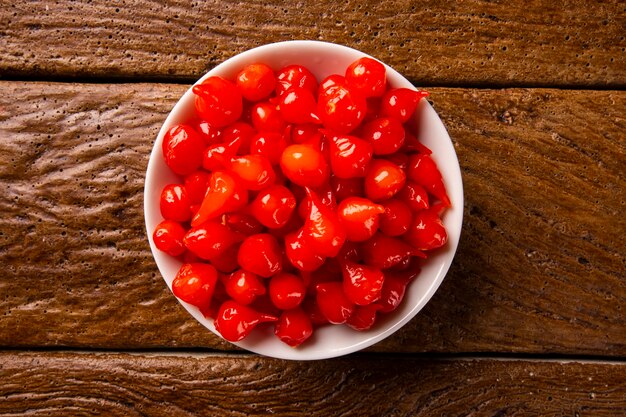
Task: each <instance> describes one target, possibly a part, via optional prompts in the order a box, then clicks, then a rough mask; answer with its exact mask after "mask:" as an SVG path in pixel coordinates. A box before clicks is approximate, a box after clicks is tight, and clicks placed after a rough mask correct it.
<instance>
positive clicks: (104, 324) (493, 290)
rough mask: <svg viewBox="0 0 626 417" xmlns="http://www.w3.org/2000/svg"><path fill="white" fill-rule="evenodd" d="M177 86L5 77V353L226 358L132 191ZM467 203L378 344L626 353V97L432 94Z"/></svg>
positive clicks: (1, 130)
mask: <svg viewBox="0 0 626 417" xmlns="http://www.w3.org/2000/svg"><path fill="white" fill-rule="evenodd" d="M185 88H186V87H184V86H180V85H163V84H118V85H106V84H104V85H100V84H83V85H75V84H55V83H18V82H4V83H2V82H0V89H2V91H4V92H5V94H3V95H2V96H1V97H0V138H2V140H1V141H0V160H2V161H4V162H3V164H0V183H1V184H0V210H2V212H3V216H2V217H0V264H1V265H3V266H4V270H5V273H4V274H2V275H0V287H1V288H2V296H1V297H0V311H2V312H3V316H2V320H0V345H1V346H13V347H29V346H72V347H96V348H120V349H127V348H156V347H207V348H216V349H230V348H232V347H231V345H229V344H226V343H223V342H221V341H220V339H218V338H217V337H215V336H213V335H212V334H211V333H210V332H208V331H206V330H204V328H202V327H200V326H199V325H197V324H195V322H194V321H192V320H190V319H189V317H188V316H187V315H186V313H185V312H184V310H183V309H182V308H181V307H180V306H179V305H178V303H177V302H176V301H175V300H174V299H173V297H172V296H171V294H170V293H169V291H168V290H167V288H166V286H165V284H164V283H163V282H162V280H161V278H160V276H159V274H158V271H157V270H156V267H155V265H154V262H153V260H152V258H151V254H150V251H149V248H148V244H147V240H146V237H145V232H144V225H143V214H142V186H143V179H144V173H145V168H146V164H147V159H148V154H149V152H150V149H151V146H152V143H153V138H154V137H155V136H156V134H157V131H158V129H159V125H160V123H162V121H163V120H164V118H165V116H166V114H167V112H168V111H169V110H170V109H171V107H172V106H173V104H174V102H175V101H176V99H177V97H179V96H180V95H181V94H182V93H183V91H184V89H185ZM431 97H432V100H433V102H434V104H435V106H436V108H437V110H438V112H439V113H440V115H441V116H442V118H443V121H444V123H445V125H446V126H447V127H448V129H449V131H450V133H451V136H452V137H453V139H454V141H455V146H456V149H457V153H458V155H459V158H460V162H461V166H462V170H463V176H464V185H465V196H466V210H465V221H464V231H463V235H462V238H461V244H460V247H459V250H458V254H457V258H456V260H455V262H454V264H453V267H452V269H451V271H450V273H449V274H448V277H447V278H446V280H445V281H444V283H443V285H442V287H441V288H440V290H439V291H438V293H437V294H436V295H435V297H434V298H433V300H432V301H431V302H430V303H429V305H428V306H427V307H426V308H425V309H424V310H423V311H422V312H421V313H420V314H419V315H418V316H417V317H416V318H415V319H414V320H412V321H411V322H410V323H409V324H408V325H407V326H406V327H405V328H404V329H402V330H401V331H399V332H398V333H397V334H395V335H394V336H393V337H391V338H389V339H388V340H386V341H384V342H382V343H379V344H378V345H376V346H374V347H373V350H376V351H402V352H428V351H437V352H482V351H485V352H487V351H498V352H528V353H568V354H589V355H622V356H623V355H625V354H626V331H625V329H626V324H625V320H624V312H623V311H622V307H623V306H624V305H625V302H626V279H625V275H624V270H625V265H626V237H625V236H624V233H623V232H624V230H626V223H625V222H626V220H625V219H624V216H623V214H624V205H625V202H624V195H625V193H624V190H626V176H625V175H624V166H626V142H625V141H626V138H625V137H624V131H625V126H624V125H625V122H624V117H623V114H622V109H623V108H624V106H625V105H626V93H625V92H615V91H584V92H583V91H559V90H547V89H530V90H527V89H514V90H474V89H449V88H439V89H432V96H431Z"/></svg>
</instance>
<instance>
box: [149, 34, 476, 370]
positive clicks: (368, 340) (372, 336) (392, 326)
mask: <svg viewBox="0 0 626 417" xmlns="http://www.w3.org/2000/svg"><path fill="white" fill-rule="evenodd" d="M303 49H312V50H314V51H317V50H320V51H331V52H332V53H334V54H338V55H341V54H345V55H347V56H350V57H370V58H373V59H376V58H374V57H372V56H370V55H368V54H366V53H364V52H362V51H359V50H357V49H354V48H351V47H348V46H345V45H340V44H335V43H331V42H325V41H317V40H290V41H281V42H275V43H269V44H265V45H261V46H257V47H255V48H252V49H249V50H246V51H243V52H241V53H239V54H236V55H234V56H232V57H230V58H228V59H226V60H225V61H223V62H222V63H220V64H218V65H217V66H215V67H214V68H212V69H211V70H210V71H207V72H206V73H205V74H204V75H203V76H202V77H200V78H199V79H198V80H197V81H196V82H195V83H194V84H193V85H196V84H199V83H201V82H202V81H204V80H205V79H207V78H208V77H210V76H212V75H222V76H230V77H232V76H234V72H235V71H238V70H240V69H241V68H242V67H243V66H244V65H246V63H252V62H259V58H257V56H258V55H259V53H261V54H263V53H265V54H272V53H273V54H278V53H281V52H284V50H289V51H290V52H291V53H294V52H298V53H302V50H303ZM333 56H334V55H333ZM376 60H377V61H379V62H381V63H382V64H383V65H384V66H385V68H386V70H387V79H388V80H389V82H390V84H392V85H394V87H406V88H411V89H416V88H415V86H414V85H413V84H412V83H411V82H410V81H408V80H407V79H406V78H405V77H404V76H402V75H401V74H400V73H399V72H398V71H396V70H394V69H393V68H391V67H390V66H389V65H387V64H385V63H384V62H382V61H380V60H378V59H376ZM318 81H319V80H318ZM193 85H192V86H190V88H189V89H188V90H187V91H186V92H185V93H184V94H183V95H182V96H181V97H180V98H179V99H178V101H177V102H176V104H175V105H174V107H173V108H172V110H171V111H170V112H169V113H168V115H167V117H166V119H165V120H164V122H163V124H162V125H161V128H160V130H159V132H158V134H157V137H156V140H155V142H154V145H153V148H152V151H151V153H150V157H149V160H148V166H147V169H146V179H145V184H144V220H145V227H146V232H147V237H148V241H149V244H150V250H151V252H152V256H153V258H154V261H155V263H156V264H157V267H158V269H159V272H160V273H161V276H162V278H163V279H164V280H165V282H166V285H167V286H168V288H169V289H170V291H171V280H172V279H173V276H171V274H172V268H171V267H169V266H167V265H165V264H164V262H163V261H162V259H163V258H167V257H169V255H166V254H164V253H163V252H160V251H159V250H158V249H156V247H155V245H154V242H153V239H152V230H153V228H154V226H156V224H158V222H159V221H160V220H159V221H156V222H155V219H154V217H155V213H154V204H155V203H154V202H155V199H154V196H155V194H157V193H158V194H160V189H157V188H156V185H155V183H156V179H155V178H156V170H157V169H158V165H159V164H158V159H159V158H161V159H162V150H161V144H162V139H163V136H164V134H165V132H166V131H167V130H168V129H169V128H170V127H171V126H172V125H173V124H175V123H174V121H175V120H176V119H177V117H176V116H177V115H179V114H180V113H184V111H185V109H186V108H189V107H190V102H191V106H192V105H193V92H192V87H193ZM418 112H420V113H419V114H420V115H422V117H425V116H423V115H427V116H428V117H429V119H428V120H429V121H430V122H432V123H434V126H435V127H436V129H437V132H438V134H439V135H440V136H442V137H443V138H444V139H446V140H445V141H443V144H442V146H443V148H444V149H446V153H445V157H446V159H447V160H450V162H449V163H448V164H446V169H445V175H444V172H443V170H442V175H444V181H445V182H446V187H447V188H448V193H449V196H450V199H451V201H452V203H453V207H452V208H450V209H447V210H446V212H445V213H444V215H443V216H442V220H443V221H444V224H445V225H446V231H447V232H448V243H447V245H446V247H444V249H445V251H443V250H442V251H438V252H437V253H436V254H435V255H434V256H433V258H437V259H438V258H440V257H441V254H442V253H445V257H444V258H445V259H444V260H443V262H442V264H441V265H440V267H439V268H438V269H437V270H436V271H435V276H434V279H432V280H431V282H430V285H429V286H428V288H426V291H425V292H424V293H423V294H422V295H421V297H420V298H419V300H417V302H415V304H414V305H413V306H412V307H411V308H409V310H408V311H405V312H404V314H403V315H402V317H401V318H399V319H394V320H392V319H391V318H390V317H385V319H386V320H385V322H390V323H388V324H387V325H386V326H384V329H383V330H382V331H381V330H380V329H378V330H377V328H378V327H380V326H377V327H376V326H375V327H374V328H373V329H371V330H369V331H366V332H356V331H354V330H352V329H350V331H352V332H354V334H355V336H359V337H356V338H355V339H358V341H355V342H354V343H351V344H345V345H343V346H340V347H337V348H334V349H307V348H306V347H305V348H303V347H304V346H305V345H307V344H306V343H305V344H304V345H303V346H302V347H299V348H296V349H293V348H288V347H287V349H282V348H278V347H276V349H272V348H271V347H272V346H271V345H274V344H275V343H271V344H269V346H266V344H264V341H263V339H262V338H263V337H267V334H265V333H267V331H266V332H259V331H255V332H256V335H254V333H255V332H253V334H252V335H250V336H252V337H250V336H248V337H247V338H246V339H244V340H242V341H239V342H230V341H227V342H228V343H231V344H233V345H235V346H238V347H240V348H243V349H246V350H248V351H250V352H253V353H257V354H261V355H264V356H268V357H274V358H279V359H290V360H319V359H328V358H333V357H338V356H343V355H347V354H350V353H353V352H356V351H359V350H362V349H364V348H367V347H369V346H371V345H373V344H375V343H377V342H379V341H381V340H383V339H386V338H387V337H389V336H391V335H392V334H393V333H395V332H396V331H398V330H399V329H400V328H401V327H403V326H404V325H405V324H406V323H408V322H409V321H410V320H411V319H413V318H414V317H415V316H416V315H417V314H418V313H419V311H421V310H422V309H423V307H424V306H425V305H426V304H427V303H428V301H430V299H431V298H432V297H433V295H434V294H435V292H436V291H437V289H438V288H439V286H440V285H441V283H442V282H443V279H444V278H445V276H446V274H447V272H448V270H449V269H450V266H451V264H452V261H453V260H454V258H455V255H456V251H457V249H458V244H459V240H460V235H461V228H462V223H463V207H464V198H463V181H462V175H461V170H460V164H459V161H458V157H457V155H456V151H455V149H454V143H453V142H452V139H451V138H450V136H449V134H448V132H447V130H446V128H445V126H444V125H443V122H442V121H441V119H440V118H439V116H438V114H437V113H436V112H435V110H434V109H433V108H432V106H431V105H430V103H428V101H426V100H421V101H420V105H419V108H418ZM416 117H417V116H416ZM431 119H432V120H431ZM438 158H442V155H441V152H437V154H435V151H433V159H435V160H436V159H438ZM161 162H162V161H161ZM162 164H164V162H162ZM438 165H439V162H438ZM439 166H440V169H441V166H442V165H439ZM169 174H170V175H169V177H173V178H177V177H176V176H175V175H174V174H173V173H169ZM165 175H166V176H167V175H168V174H165ZM450 179H453V181H450ZM452 184H454V185H453V187H450V185H452ZM158 194H157V195H158ZM157 201H158V200H157ZM158 216H160V214H159V215H157V217H158ZM161 219H162V217H161ZM170 258H171V257H170ZM171 260H173V258H172V259H171ZM168 276H170V278H169V279H168ZM417 279H418V280H419V279H420V278H419V277H418V278H417ZM172 295H173V294H172ZM175 298H176V300H178V302H179V303H180V304H181V305H183V307H184V308H185V309H186V310H187V312H188V313H190V314H191V315H192V316H193V317H194V318H195V319H196V321H198V322H199V323H200V324H202V325H203V326H204V327H206V328H208V329H209V330H210V331H211V332H213V333H214V334H216V335H217V336H218V337H220V338H221V339H222V340H224V341H226V340H225V339H223V338H222V337H221V335H220V334H219V333H218V332H217V331H216V330H215V328H214V326H213V320H212V319H206V318H204V317H203V316H202V314H201V313H200V312H199V310H198V309H197V307H195V306H191V305H189V304H187V303H185V302H183V301H182V300H180V299H178V298H177V297H175ZM405 300H406V299H405ZM403 304H405V303H403ZM405 310H406V307H405ZM393 313H396V315H398V314H399V313H398V312H397V311H395V312H393ZM393 313H391V316H392V317H393V316H395V315H394V314H393ZM332 327H337V326H332ZM341 327H345V328H347V326H341ZM341 334H343V332H342V333H341ZM253 335H254V336H253ZM272 336H273V335H272ZM314 336H315V332H314ZM272 339H275V340H276V341H277V342H278V343H280V344H282V342H280V341H279V340H278V339H277V338H275V337H272ZM259 346H260V348H259ZM277 346H280V345H277ZM284 346H286V345H284ZM268 347H269V348H270V349H268Z"/></svg>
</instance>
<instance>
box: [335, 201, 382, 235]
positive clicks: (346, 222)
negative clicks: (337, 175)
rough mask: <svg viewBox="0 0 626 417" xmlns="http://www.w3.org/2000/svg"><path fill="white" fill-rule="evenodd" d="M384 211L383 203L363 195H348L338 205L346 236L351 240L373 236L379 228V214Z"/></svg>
mask: <svg viewBox="0 0 626 417" xmlns="http://www.w3.org/2000/svg"><path fill="white" fill-rule="evenodd" d="M384 212H385V208H384V207H383V206H382V205H380V204H375V203H374V202H372V201H371V200H368V199H366V198H361V197H348V198H346V199H344V200H343V201H341V203H339V206H338V207H337V213H338V215H339V220H340V222H341V224H342V225H343V227H344V229H345V231H346V238H347V240H349V241H351V242H362V241H365V240H368V239H369V238H371V237H372V236H373V235H374V233H376V231H377V230H378V224H379V219H378V218H379V215H380V214H382V213H384Z"/></svg>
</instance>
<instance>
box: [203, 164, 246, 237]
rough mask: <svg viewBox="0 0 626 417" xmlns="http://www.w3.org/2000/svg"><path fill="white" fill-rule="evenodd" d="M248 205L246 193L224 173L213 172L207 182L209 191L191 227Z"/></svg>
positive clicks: (234, 180)
mask: <svg viewBox="0 0 626 417" xmlns="http://www.w3.org/2000/svg"><path fill="white" fill-rule="evenodd" d="M247 203H248V191H247V190H246V189H245V188H244V187H243V186H242V185H241V183H240V182H239V181H237V179H236V178H235V177H234V176H233V175H232V174H229V173H228V172H226V171H215V172H213V174H212V175H211V178H210V180H209V189H208V191H207V193H206V195H205V196H204V199H203V200H202V205H201V206H200V209H199V210H198V212H197V213H196V214H195V215H194V216H193V219H192V220H191V226H192V227H195V226H198V225H201V224H202V223H204V222H206V221H208V220H211V219H215V218H216V217H218V216H221V215H222V214H224V213H227V212H229V211H236V210H238V209H240V208H242V207H244V206H245V205H246V204H247Z"/></svg>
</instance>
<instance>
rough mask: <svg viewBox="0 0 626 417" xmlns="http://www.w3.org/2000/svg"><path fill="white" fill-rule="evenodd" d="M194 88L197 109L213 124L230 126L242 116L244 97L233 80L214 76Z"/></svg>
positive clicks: (219, 126) (217, 126)
mask: <svg viewBox="0 0 626 417" xmlns="http://www.w3.org/2000/svg"><path fill="white" fill-rule="evenodd" d="M192 90H193V93H194V94H195V105H196V111H197V112H198V114H199V115H200V116H201V117H202V118H203V119H204V120H206V121H208V122H209V123H210V124H211V125H212V126H214V127H216V128H221V127H224V126H228V125H229V124H231V123H233V122H235V121H237V119H239V117H241V113H242V111H243V99H242V96H241V92H240V91H239V89H238V88H237V86H236V85H235V84H234V83H233V82H231V81H228V80H226V79H224V78H222V77H217V76H214V77H209V78H207V79H206V80H205V81H203V82H202V83H201V84H196V85H194V86H193V88H192Z"/></svg>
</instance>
